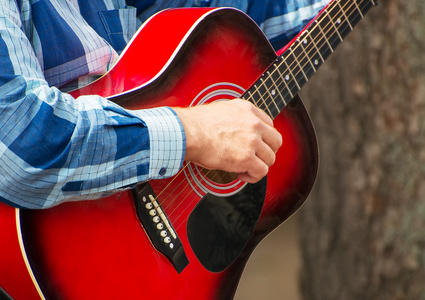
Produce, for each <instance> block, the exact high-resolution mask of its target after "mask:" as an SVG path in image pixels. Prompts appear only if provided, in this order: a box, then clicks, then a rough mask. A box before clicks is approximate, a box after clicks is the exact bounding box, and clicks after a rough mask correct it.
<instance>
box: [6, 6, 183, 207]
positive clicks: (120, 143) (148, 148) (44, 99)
mask: <svg viewBox="0 0 425 300" xmlns="http://www.w3.org/2000/svg"><path fill="white" fill-rule="evenodd" d="M24 25H25V24H24ZM24 25H23V24H22V23H21V20H20V13H19V11H18V8H17V6H16V4H15V2H14V1H2V5H1V7H0V114H1V117H0V200H2V201H3V202H6V203H9V204H11V205H13V206H16V207H25V208H46V207H51V206H54V205H57V204H59V203H61V202H64V201H72V200H82V199H95V198H99V197H103V196H106V195H108V194H111V193H114V192H116V191H119V190H120V189H122V188H128V187H129V186H133V185H135V184H136V183H137V182H140V181H146V180H149V179H153V178H164V177H168V176H172V175H174V174H175V173H176V172H177V171H178V169H179V168H180V167H181V165H182V162H183V157H184V151H185V137H184V132H183V129H182V126H181V123H180V121H179V119H178V118H177V116H176V114H175V113H174V112H173V110H171V109H170V108H165V107H163V108H158V109H151V110H146V111H143V110H142V111H130V110H126V109H124V108H122V107H120V106H118V105H116V104H115V103H112V102H111V101H108V100H107V99H104V98H102V97H99V96H82V97H79V98H78V99H74V98H73V97H71V96H70V95H69V94H67V93H62V92H61V91H59V90H58V89H57V88H55V87H50V86H49V85H48V84H47V82H46V81H45V79H44V76H43V73H42V71H41V66H40V64H39V60H37V57H36V56H35V54H34V51H33V49H32V47H31V43H30V42H29V39H28V37H27V35H26V34H25V33H24V30H23V29H22V28H23V26H24ZM153 137H155V138H153Z"/></svg>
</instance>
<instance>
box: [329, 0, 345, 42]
mask: <svg viewBox="0 0 425 300" xmlns="http://www.w3.org/2000/svg"><path fill="white" fill-rule="evenodd" d="M326 12H327V16H326V17H328V18H329V21H330V23H331V25H332V27H333V29H334V30H335V33H336V36H338V38H339V41H340V42H342V41H343V38H342V36H341V35H340V34H339V30H338V28H337V26H336V25H335V22H334V17H335V13H336V10H335V9H333V7H332V8H331V9H330V11H326ZM338 44H339V43H338ZM333 48H334V49H335V47H333Z"/></svg>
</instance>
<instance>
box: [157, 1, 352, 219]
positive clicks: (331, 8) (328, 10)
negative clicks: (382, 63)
mask: <svg viewBox="0 0 425 300" xmlns="http://www.w3.org/2000/svg"><path fill="white" fill-rule="evenodd" d="M335 3H336V4H335V5H334V6H332V7H330V8H329V7H328V9H327V13H328V14H329V13H330V12H332V10H333V9H334V8H335V7H337V5H338V4H340V3H338V1H337V0H335ZM346 5H347V4H345V6H346ZM351 6H352V5H350V8H351ZM338 17H339V16H338ZM346 21H347V23H348V24H349V23H350V22H349V20H348V18H346ZM318 25H319V24H317V23H316V24H314V25H313V27H314V26H318ZM328 25H330V28H329V30H328V32H329V31H330V29H331V28H332V27H335V31H336V32H337V30H338V29H337V28H336V25H335V23H334V22H333V21H332V18H330V22H328V23H327V24H326V25H325V26H324V28H325V29H326V27H327V26H328ZM313 29H314V28H312V29H311V30H313ZM321 31H323V30H321ZM328 32H326V33H328ZM326 33H325V34H326ZM325 39H326V37H325ZM299 45H300V44H297V45H296V46H295V48H296V47H299ZM295 48H294V49H295ZM310 52H311V51H310ZM295 59H297V57H295ZM294 63H297V62H296V61H294ZM294 63H293V64H294ZM281 65H282V63H281ZM310 65H311V63H310ZM311 66H312V65H311ZM289 67H292V65H290V66H289ZM300 68H301V71H302V67H301V66H300ZM313 68H314V67H313ZM272 74H273V73H272ZM298 74H299V73H298ZM298 74H295V75H294V78H295V77H296V76H297V75H298ZM266 80H267V79H266ZM273 82H274V81H273ZM284 83H285V82H284ZM261 85H265V83H262V84H261ZM261 85H260V87H261ZM278 85H279V86H280V85H281V84H278ZM257 92H258V88H257ZM268 98H270V97H268ZM262 100H263V101H264V98H262ZM255 102H256V103H255ZM254 103H255V104H257V105H258V101H254ZM269 111H270V110H269ZM187 166H188V164H186V166H184V168H186V167H187ZM209 172H211V171H210V170H208V171H207V174H205V176H208V174H209ZM194 181H195V179H193V180H191V182H189V184H190V183H193V182H194ZM170 184H171V183H170ZM181 184H182V182H180V184H179V185H177V187H175V189H174V191H175V190H176V189H178V188H179V186H180V185H181ZM186 187H187V186H186ZM186 187H185V188H186ZM182 191H183V189H182ZM182 191H181V192H180V193H182ZM171 194H173V196H176V195H175V193H171ZM171 194H170V195H171ZM157 197H159V195H158V196H157ZM166 202H167V201H165V203H166ZM181 202H184V201H181ZM172 203H173V201H172V202H171V203H170V204H169V205H171V204H172ZM169 205H168V206H167V207H164V209H167V208H168V207H169ZM178 206H179V205H178ZM178 206H177V207H176V208H175V209H174V210H173V211H172V212H171V213H170V216H171V215H172V214H173V212H174V211H175V210H176V209H178V208H179V207H178Z"/></svg>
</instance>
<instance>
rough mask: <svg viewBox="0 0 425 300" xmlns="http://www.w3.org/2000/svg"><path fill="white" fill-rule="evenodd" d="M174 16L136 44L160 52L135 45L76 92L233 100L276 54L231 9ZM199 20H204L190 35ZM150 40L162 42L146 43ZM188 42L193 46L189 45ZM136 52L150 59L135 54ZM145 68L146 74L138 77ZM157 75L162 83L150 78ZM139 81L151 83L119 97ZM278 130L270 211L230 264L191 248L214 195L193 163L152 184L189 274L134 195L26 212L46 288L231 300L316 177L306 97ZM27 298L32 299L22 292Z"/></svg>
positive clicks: (177, 100)
mask: <svg viewBox="0 0 425 300" xmlns="http://www.w3.org/2000/svg"><path fill="white" fill-rule="evenodd" d="M165 14H167V15H168V16H167V19H162V17H163V16H162V15H159V16H157V17H159V18H160V19H159V21H157V20H156V18H154V19H153V20H151V21H150V23H151V22H152V23H151V24H149V23H148V25H146V26H145V27H144V28H143V30H142V32H141V33H139V36H138V37H137V39H136V40H134V41H133V44H132V46H133V45H136V44H140V45H142V46H141V47H142V48H143V45H149V47H146V48H151V47H152V48H153V50H150V49H141V50H140V52H139V50H137V51H136V50H130V49H128V51H126V52H125V53H124V55H123V57H122V58H121V60H120V61H119V62H118V64H117V65H116V66H115V68H117V70H118V71H111V72H110V73H109V74H108V75H106V76H105V77H104V78H102V79H101V80H99V81H97V82H95V83H94V84H93V85H91V86H89V87H87V88H85V89H83V90H79V91H75V92H74V93H73V94H74V96H78V95H84V94H87V93H92V92H93V91H99V94H102V95H103V96H111V97H112V100H114V101H116V102H118V103H119V104H121V105H123V106H124V107H127V108H131V109H140V108H148V107H154V106H162V105H167V106H175V105H178V106H188V105H196V104H201V103H204V102H210V101H215V100H219V99H232V98H234V97H236V96H238V95H240V94H241V93H242V91H243V90H245V89H247V88H248V87H249V86H250V85H251V84H252V83H253V82H254V81H255V80H256V79H257V78H258V77H259V76H260V75H261V74H262V73H263V72H264V71H265V69H266V68H267V67H268V66H269V65H270V63H272V62H273V60H274V59H275V53H274V51H273V49H272V48H271V46H270V45H269V44H268V42H267V40H266V38H265V37H264V36H263V35H262V33H261V32H260V30H259V29H258V28H257V27H256V25H254V24H253V23H252V21H250V19H248V18H247V17H245V16H244V15H242V14H240V13H238V12H236V11H234V10H232V9H224V10H221V9H220V10H213V11H209V10H197V9H187V10H171V11H168V12H166V13H165ZM181 14H183V17H182V16H181ZM167 20H172V21H171V23H169V24H171V25H167V26H166V27H165V26H164V25H162V24H164V22H167ZM177 20H179V22H177ZM196 20H202V21H201V22H199V24H197V26H196V27H195V29H194V30H193V31H191V33H190V35H189V36H188V37H185V36H186V34H187V32H188V30H190V28H191V25H190V24H191V23H192V24H193V23H196ZM186 21H187V22H186ZM168 22H170V21H168ZM154 25H155V26H154ZM180 25H181V26H180ZM161 26H164V27H165V28H170V26H171V27H172V28H173V32H170V33H169V35H170V36H173V37H175V36H178V37H179V38H176V39H174V38H172V39H168V38H167V39H165V40H162V35H161V34H160V35H158V34H157V32H158V30H160V29H161V28H163V27H161ZM144 31H146V32H144ZM174 31H175V32H174ZM159 36H160V37H159ZM141 37H143V40H140V41H139V40H138V39H139V38H141ZM147 37H150V38H152V39H153V42H152V43H150V42H149V41H147V40H145V39H146V38H147ZM179 40H184V41H185V42H184V43H183V44H182V45H180V41H179ZM132 46H131V47H132ZM180 46H181V47H180ZM176 49H178V50H179V51H178V53H177V55H175V57H174V58H173V59H172V61H171V62H170V64H169V65H168V66H167V69H166V70H164V71H161V70H162V68H163V66H164V65H165V64H167V61H168V59H165V58H164V56H168V57H171V56H172V55H173V54H172V53H174V51H175V50H176ZM156 50H158V51H156ZM146 51H147V52H149V55H148V54H147V52H146ZM131 53H132V54H131ZM134 53H142V55H140V57H138V58H137V59H136V58H135V57H137V55H136V54H134ZM164 53H165V54H164ZM130 54H131V55H130ZM127 55H129V56H128V57H129V58H127ZM135 55H136V56H135ZM145 71H146V72H145ZM137 72H140V73H142V74H141V75H138V78H137V80H135V79H134V78H136V77H137V76H133V75H134V73H137ZM129 74H131V75H132V76H127V75H129ZM157 74H159V75H160V76H156V75H157ZM115 77H116V78H115ZM152 78H155V80H154V81H152V82H150V83H149V84H147V82H149V81H150V80H151V79H152ZM98 85H99V86H98ZM133 86H142V88H141V89H140V91H135V92H132V93H124V94H122V95H120V96H119V97H114V96H115V94H117V93H121V92H123V91H125V90H126V89H127V88H130V89H132V88H133ZM123 87H124V88H123ZM235 117H236V116H235ZM275 126H276V128H277V129H278V130H279V131H280V132H281V133H282V135H283V142H284V143H283V144H284V146H283V147H282V148H281V150H279V152H278V158H277V161H276V164H275V165H274V166H273V167H272V168H271V169H270V174H269V177H268V178H269V179H268V185H267V194H266V199H265V203H264V206H263V211H262V213H261V216H260V219H259V221H258V223H257V226H256V228H255V232H254V235H253V236H252V238H251V240H250V242H249V245H248V246H247V247H246V249H245V250H244V251H243V253H242V254H241V255H240V256H239V257H238V258H237V260H236V261H235V262H234V263H233V264H232V265H231V266H230V267H229V268H227V269H226V270H224V271H222V272H219V273H213V272H209V271H208V270H206V269H205V268H204V267H203V266H202V265H201V264H200V262H199V261H198V260H197V258H196V256H195V254H194V253H193V251H192V249H191V246H190V243H189V241H188V239H187V233H186V227H187V220H188V217H189V215H190V213H191V211H192V210H193V208H194V207H195V206H196V204H197V203H198V202H199V201H200V199H201V197H200V196H201V195H202V193H205V191H203V188H202V187H200V185H202V184H198V183H196V182H195V180H194V176H195V177H197V178H201V179H202V177H203V175H202V174H198V175H193V176H191V175H187V174H188V172H187V170H188V168H185V170H184V171H182V172H180V173H179V174H178V175H176V176H175V177H173V178H170V179H167V180H157V181H151V182H150V184H151V186H152V188H153V189H154V191H155V193H156V195H157V196H158V198H159V201H160V203H161V205H162V206H163V208H164V210H165V212H166V213H167V215H168V217H169V219H170V221H171V223H172V224H173V226H174V228H175V229H176V231H177V234H178V235H179V237H180V238H181V240H182V243H183V246H184V249H185V252H186V255H187V257H188V259H189V265H188V266H187V267H186V268H185V269H184V270H183V272H182V273H180V274H178V273H177V272H176V271H175V269H174V268H173V266H172V265H171V264H170V262H169V261H168V260H167V259H166V258H165V257H164V256H163V255H162V254H160V253H158V252H157V251H156V250H155V249H154V248H153V246H152V245H151V243H150V241H149V239H148V237H147V235H146V233H145V232H144V229H143V227H142V226H141V224H140V222H139V221H138V218H137V216H136V213H135V210H134V204H133V200H132V196H131V193H130V192H129V191H128V192H123V193H121V194H116V195H113V196H111V197H108V198H104V199H101V200H98V201H82V202H75V203H65V204H62V205H59V206H58V207H55V208H52V209H48V210H43V211H21V216H22V227H23V228H24V229H23V231H24V239H25V245H26V249H27V252H28V255H29V256H30V260H31V261H32V263H33V269H34V272H35V274H36V276H37V279H38V281H39V283H40V285H41V287H42V289H43V291H44V292H45V294H46V295H48V296H50V297H52V298H56V297H57V298H61V299H134V298H139V299H185V300H191V299H220V300H221V299H231V298H232V297H233V295H234V292H235V290H236V287H237V283H238V281H239V278H240V275H241V273H242V271H243V268H244V266H245V263H246V261H247V259H248V257H249V255H250V253H251V252H252V250H253V249H254V248H255V246H256V245H257V244H258V242H259V241H260V240H261V239H262V238H263V237H264V236H265V235H266V234H267V233H269V232H270V231H272V230H273V229H274V228H276V226H278V225H279V224H281V223H282V222H283V221H284V220H285V219H286V218H288V217H289V216H290V215H291V214H292V213H293V212H294V211H295V210H296V209H297V208H298V207H299V206H300V205H301V204H302V203H303V202H304V200H305V199H306V197H307V195H308V194H309V192H310V190H311V187H312V185H313V182H314V179H315V176H316V172H317V162H318V154H317V145H316V140H315V135H314V130H313V128H312V125H311V123H310V120H309V118H308V115H307V113H306V111H305V109H304V107H303V105H302V103H301V102H300V100H299V99H296V100H293V101H291V103H290V105H288V106H287V107H286V108H285V109H284V110H283V112H282V113H281V114H279V115H278V116H277V118H276V119H275ZM207 181H209V180H208V179H206V180H205V182H207ZM209 183H210V182H209ZM209 183H207V184H206V186H208V184H209ZM234 184H236V185H237V184H238V183H237V182H230V183H227V184H217V190H214V191H215V192H217V191H222V193H223V194H225V193H227V192H229V193H230V192H232V189H234V187H232V186H233V185H234ZM236 188H237V187H236ZM212 189H214V188H212ZM17 285H18V282H16V286H17ZM16 286H15V288H16ZM16 295H18V294H16ZM12 296H13V295H12ZM19 299H28V298H22V297H20V296H19V295H18V296H17V297H16V300H19Z"/></svg>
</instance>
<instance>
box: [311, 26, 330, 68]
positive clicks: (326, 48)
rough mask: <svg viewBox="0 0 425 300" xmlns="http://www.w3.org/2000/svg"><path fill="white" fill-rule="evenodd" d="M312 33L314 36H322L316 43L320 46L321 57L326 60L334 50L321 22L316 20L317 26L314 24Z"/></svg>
mask: <svg viewBox="0 0 425 300" xmlns="http://www.w3.org/2000/svg"><path fill="white" fill-rule="evenodd" d="M312 34H313V36H317V37H319V36H320V38H318V39H316V40H317V43H316V44H317V46H318V47H319V53H320V55H321V57H322V58H323V59H324V60H326V59H327V58H328V57H329V56H330V55H331V54H332V53H333V52H334V50H333V49H332V46H331V44H330V43H329V41H328V39H327V37H326V35H325V34H324V33H323V29H322V27H321V26H320V23H318V22H316V26H314V28H313V30H312Z"/></svg>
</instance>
